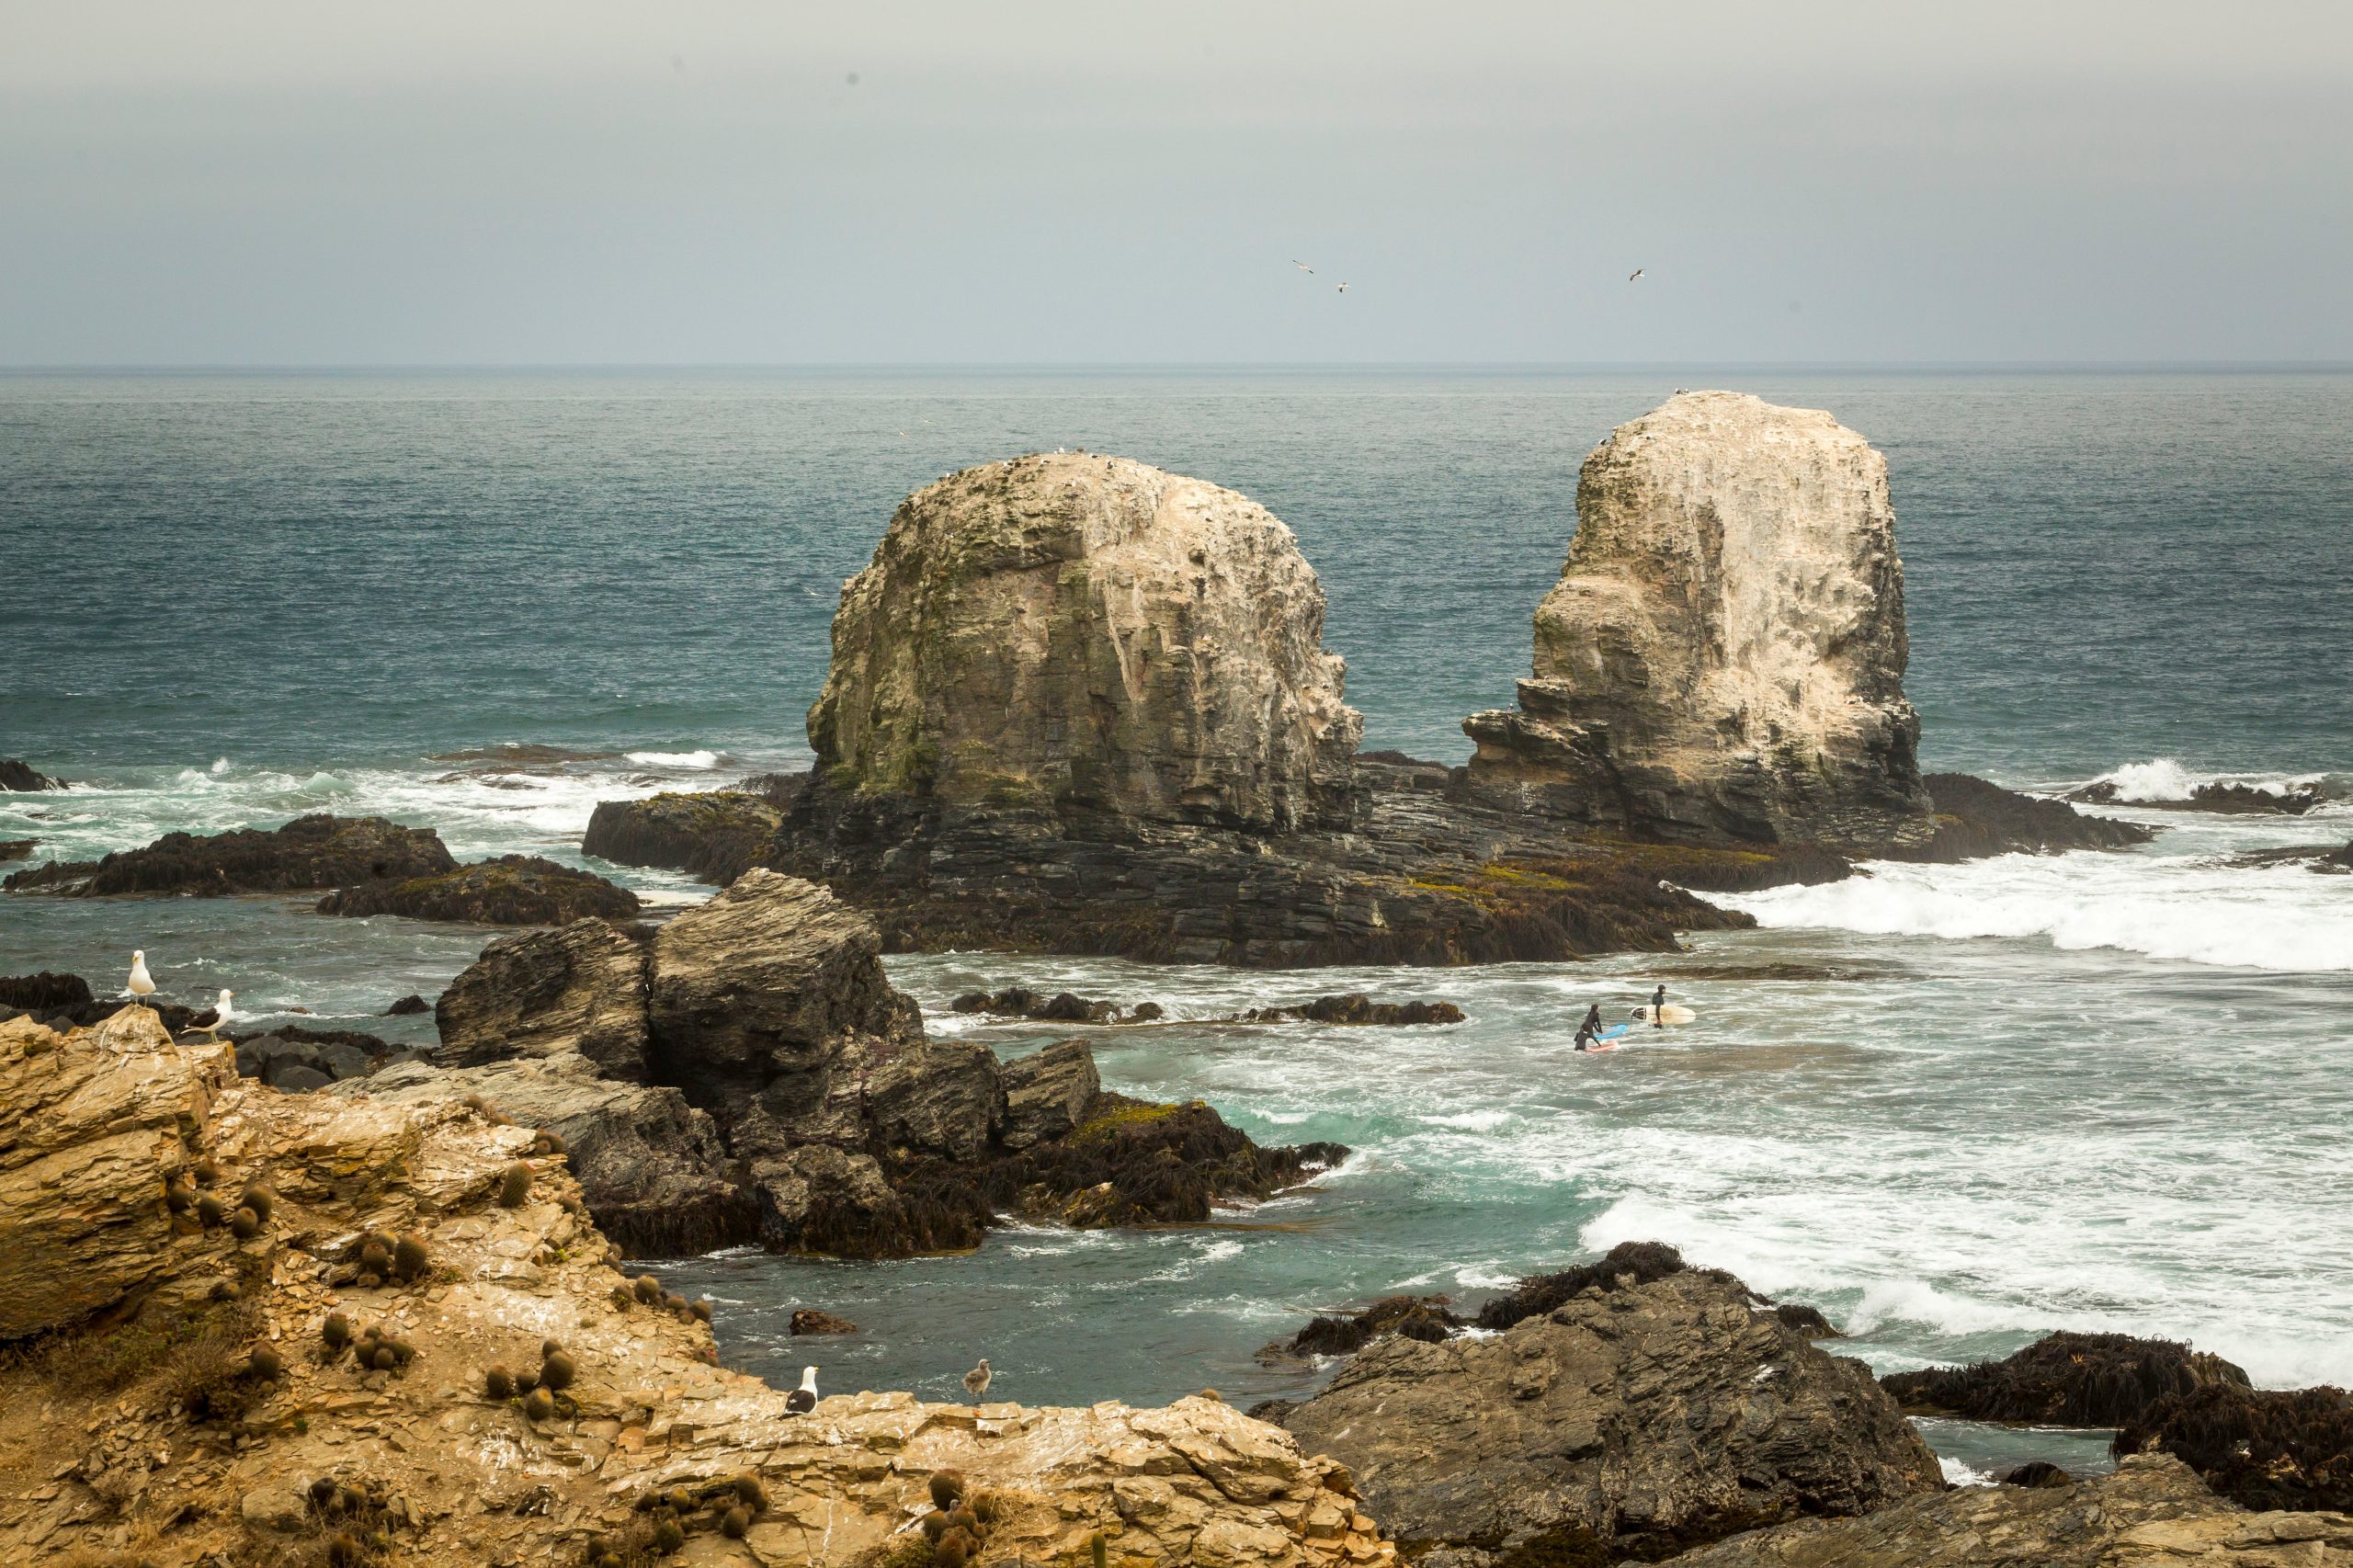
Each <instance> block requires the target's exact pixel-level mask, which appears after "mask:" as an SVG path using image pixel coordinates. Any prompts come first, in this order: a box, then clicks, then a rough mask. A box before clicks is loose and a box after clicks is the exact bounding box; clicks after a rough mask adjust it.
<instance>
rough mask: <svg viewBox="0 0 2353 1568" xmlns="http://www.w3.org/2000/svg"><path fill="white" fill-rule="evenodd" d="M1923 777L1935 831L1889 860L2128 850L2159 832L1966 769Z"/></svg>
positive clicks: (1941, 861) (1943, 861)
mask: <svg viewBox="0 0 2353 1568" xmlns="http://www.w3.org/2000/svg"><path fill="white" fill-rule="evenodd" d="M1922 782H1924V783H1925V784H1926V785H1927V789H1928V795H1929V798H1930V799H1931V800H1933V801H1935V802H1936V807H1937V819H1936V835H1935V836H1934V837H1933V838H1931V839H1929V840H1928V841H1927V843H1926V844H1921V845H1914V846H1907V847H1903V848H1898V849H1893V850H1890V851H1888V855H1887V858H1889V859H1892V860H1924V861H1931V862H1936V863H1939V864H1949V863H1951V862H1953V861H1956V860H1970V859H1975V858H1979V857H1981V856H1985V855H2006V854H2010V853H2013V852H2015V851H2019V850H2024V851H2028V852H2029V853H2032V854H2037V855H2056V854H2059V853H2061V852H2063V851H2065V850H2069V849H2123V848H2128V847H2130V846H2132V845H2135V844H2146V843H2148V842H2149V840H2151V839H2152V838H2154V837H2155V836H2156V830H2155V829H2154V828H2150V827H2143V826H2142V825H2141V824H2139V823H2130V822H2119V821H2117V820H2116V819H2115V818H2113V817H2096V816H2090V815H2086V813H2085V812H2079V811H2077V810H2075V807H2073V806H2071V805H2069V804H2067V802H2066V801H2052V800H2045V799H2042V798H2040V797H2037V796H2034V795H2021V794H2019V793H2018V791H2017V790H2005V789H2003V788H2002V787H2001V786H2000V785H1999V784H1992V783H1988V782H1987V781H1986V780H1984V779H1983V778H1972V776H1970V775H1969V774H1966V773H1931V774H1929V775H1928V776H1927V778H1926V779H1924V780H1922Z"/></svg>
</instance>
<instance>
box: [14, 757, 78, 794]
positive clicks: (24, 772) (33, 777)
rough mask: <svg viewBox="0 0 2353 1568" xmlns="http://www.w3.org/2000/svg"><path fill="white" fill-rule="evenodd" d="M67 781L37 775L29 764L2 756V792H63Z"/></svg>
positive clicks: (43, 774) (46, 775)
mask: <svg viewBox="0 0 2353 1568" xmlns="http://www.w3.org/2000/svg"><path fill="white" fill-rule="evenodd" d="M64 788H65V780H64V779H63V778H51V777H50V776H49V775H48V774H46V773H36V772H34V771H33V770H32V768H31V767H29V766H28V765H27V764H25V763H23V762H21V761H19V760H17V758H16V757H13V756H0V790H13V791H16V792H17V793H27V792H29V791H32V790H63V789H64Z"/></svg>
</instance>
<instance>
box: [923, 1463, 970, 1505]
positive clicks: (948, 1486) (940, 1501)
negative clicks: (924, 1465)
mask: <svg viewBox="0 0 2353 1568" xmlns="http://www.w3.org/2000/svg"><path fill="white" fill-rule="evenodd" d="M963 1495H964V1472H963V1471H961V1470H935V1471H932V1472H931V1506H933V1507H935V1508H937V1509H938V1510H939V1511H940V1512H941V1513H943V1514H944V1513H946V1512H948V1511H949V1509H950V1508H953V1507H954V1506H956V1504H957V1502H958V1500H959V1499H961V1497H962V1496H963Z"/></svg>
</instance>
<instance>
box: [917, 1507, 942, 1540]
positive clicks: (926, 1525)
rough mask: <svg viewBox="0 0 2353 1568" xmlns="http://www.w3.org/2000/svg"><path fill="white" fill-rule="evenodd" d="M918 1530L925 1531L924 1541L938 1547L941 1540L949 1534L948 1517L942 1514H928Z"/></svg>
mask: <svg viewBox="0 0 2353 1568" xmlns="http://www.w3.org/2000/svg"><path fill="white" fill-rule="evenodd" d="M917 1528H920V1529H921V1530H922V1531H923V1538H924V1540H927V1541H929V1542H931V1544H932V1545H934V1546H938V1544H939V1538H940V1537H941V1536H944V1535H946V1534H947V1533H948V1516H947V1515H945V1514H940V1513H930V1514H926V1515H925V1516H924V1517H923V1519H922V1522H921V1524H920V1525H919V1526H918V1527H917Z"/></svg>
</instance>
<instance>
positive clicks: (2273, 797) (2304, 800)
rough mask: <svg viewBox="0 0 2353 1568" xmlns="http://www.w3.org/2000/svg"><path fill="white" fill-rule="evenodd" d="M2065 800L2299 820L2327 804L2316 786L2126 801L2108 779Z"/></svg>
mask: <svg viewBox="0 0 2353 1568" xmlns="http://www.w3.org/2000/svg"><path fill="white" fill-rule="evenodd" d="M2066 798H2067V799H2068V800H2070V801H2084V802H2085V803H2086V804H2088V805H2117V804H2123V805H2131V806H2138V807H2140V808H2141V809H2143V811H2153V812H2220V813H2222V814H2223V815H2225V816H2290V817H2300V816H2302V815H2303V814H2304V813H2306V812H2312V811H2316V810H2318V809H2319V808H2320V807H2322V806H2325V805H2326V804H2328V793H2327V791H2326V790H2323V789H2322V788H2321V786H2320V785H2318V784H2317V783H2313V784H2295V785H2290V786H2289V787H2288V788H2286V789H2281V790H2267V789H2265V788H2263V787H2262V786H2261V785H2259V784H2224V783H2219V782H2218V783H2213V784H2200V785H2198V786H2196V787H2194V788H2193V789H2192V790H2190V791H2189V794H2188V798H2187V799H2184V800H2178V801H2125V800H2123V798H2122V791H2121V790H2119V789H2118V788H2117V786H2116V784H2115V783H2114V782H2113V781H2112V780H2109V779H2106V778H2101V779H2096V780H2094V781H2093V782H2091V783H2089V784H2086V785H2085V786H2084V787H2083V788H2082V789H2080V790H2068V791H2067V795H2066Z"/></svg>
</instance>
